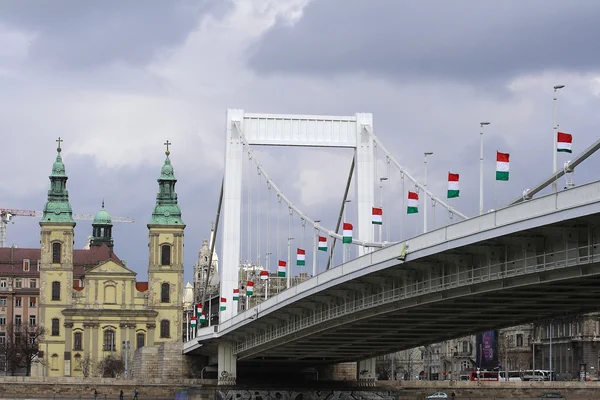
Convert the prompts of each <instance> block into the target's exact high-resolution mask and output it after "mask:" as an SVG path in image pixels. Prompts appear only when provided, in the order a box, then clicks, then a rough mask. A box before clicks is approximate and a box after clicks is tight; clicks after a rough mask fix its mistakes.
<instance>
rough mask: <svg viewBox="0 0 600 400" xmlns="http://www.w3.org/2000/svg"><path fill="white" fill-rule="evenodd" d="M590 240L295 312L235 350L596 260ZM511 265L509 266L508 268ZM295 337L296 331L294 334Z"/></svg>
mask: <svg viewBox="0 0 600 400" xmlns="http://www.w3.org/2000/svg"><path fill="white" fill-rule="evenodd" d="M598 244H600V241H594V242H593V243H590V244H589V245H585V246H578V247H570V248H569V247H566V248H565V249H564V250H558V251H551V252H546V253H541V254H535V255H531V256H526V257H521V258H516V259H513V260H507V261H503V262H499V263H494V264H489V265H486V266H483V267H478V268H473V269H469V270H465V271H459V272H457V273H453V274H448V275H445V276H442V277H437V278H430V279H426V280H422V281H419V282H414V283H405V284H404V285H403V286H402V287H396V288H393V289H388V290H382V291H381V292H379V293H376V294H372V295H367V296H364V297H362V298H359V299H353V300H346V301H344V302H343V303H342V304H337V305H334V306H331V307H328V308H327V309H325V310H321V311H314V312H312V313H311V314H310V315H307V316H296V318H294V319H292V320H289V321H287V322H286V323H285V325H283V326H278V327H270V328H267V329H266V330H265V331H263V332H261V333H256V334H254V335H252V336H249V337H247V338H246V339H245V340H244V341H241V342H238V343H237V344H236V346H235V350H234V351H235V353H236V354H238V353H242V352H244V351H247V350H249V349H251V348H254V347H256V346H259V345H262V344H266V343H268V342H270V341H273V340H277V339H281V338H283V337H285V336H287V335H290V334H296V333H297V332H298V331H300V330H304V329H307V328H310V327H313V326H315V325H318V324H322V323H324V322H327V321H331V320H334V319H336V318H340V317H344V316H349V315H351V314H354V315H355V314H356V313H357V312H359V311H362V310H367V309H370V308H373V307H377V306H381V305H385V304H389V303H393V302H397V301H402V300H406V299H410V298H413V297H418V296H422V295H427V294H432V293H436V292H440V291H443V290H449V289H454V288H459V287H465V286H469V285H474V284H478V283H483V282H489V281H494V280H499V279H504V278H507V277H516V276H524V275H528V274H535V273H538V272H541V271H548V270H556V269H561V268H568V267H574V266H578V265H585V264H590V263H593V262H597V261H600V249H597V248H596V245H598ZM509 267H512V268H509ZM295 337H296V338H298V335H297V334H296V335H295Z"/></svg>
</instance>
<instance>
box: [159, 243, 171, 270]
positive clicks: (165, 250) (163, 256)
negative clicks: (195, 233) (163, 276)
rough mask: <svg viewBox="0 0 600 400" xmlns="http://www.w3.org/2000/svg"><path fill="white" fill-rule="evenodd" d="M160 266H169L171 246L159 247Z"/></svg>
mask: <svg viewBox="0 0 600 400" xmlns="http://www.w3.org/2000/svg"><path fill="white" fill-rule="evenodd" d="M160 265H171V246H169V245H168V244H163V245H162V246H160Z"/></svg>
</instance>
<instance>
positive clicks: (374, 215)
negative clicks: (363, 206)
mask: <svg viewBox="0 0 600 400" xmlns="http://www.w3.org/2000/svg"><path fill="white" fill-rule="evenodd" d="M382 217H383V208H377V207H373V211H372V212H371V221H372V222H373V225H381V223H382Z"/></svg>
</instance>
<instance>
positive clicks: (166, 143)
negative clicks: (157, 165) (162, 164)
mask: <svg viewBox="0 0 600 400" xmlns="http://www.w3.org/2000/svg"><path fill="white" fill-rule="evenodd" d="M172 144H173V143H171V142H169V139H167V141H166V142H165V143H164V145H165V146H167V151H165V154H166V155H169V154H171V152H170V151H169V146H170V145H172Z"/></svg>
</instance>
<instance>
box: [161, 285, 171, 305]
mask: <svg viewBox="0 0 600 400" xmlns="http://www.w3.org/2000/svg"><path fill="white" fill-rule="evenodd" d="M169 286H170V285H169V283H168V282H165V283H163V284H162V285H160V302H161V303H170V302H171V299H170V297H171V296H170V293H169Z"/></svg>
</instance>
